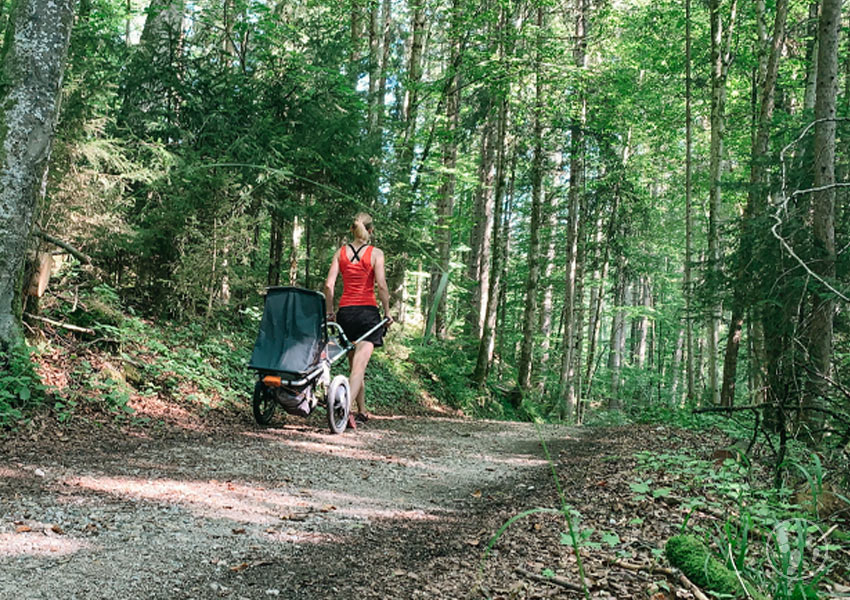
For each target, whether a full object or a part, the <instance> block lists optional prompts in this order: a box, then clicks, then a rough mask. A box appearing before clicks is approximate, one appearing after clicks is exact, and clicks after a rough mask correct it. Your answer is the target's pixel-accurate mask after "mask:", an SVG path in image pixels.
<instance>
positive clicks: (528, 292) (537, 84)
mask: <svg viewBox="0 0 850 600" xmlns="http://www.w3.org/2000/svg"><path fill="white" fill-rule="evenodd" d="M542 32H543V7H541V6H538V7H537V51H536V56H535V80H534V96H535V98H534V114H533V116H532V120H533V125H532V130H533V133H532V135H533V137H534V150H533V152H534V156H533V158H532V163H531V222H530V224H529V227H530V232H529V233H530V239H529V242H528V277H527V278H526V282H525V310H524V312H523V320H522V343H521V344H522V345H521V349H520V357H519V367H518V371H519V375H518V377H517V384H518V386H519V389H520V390H521V392H523V393H525V392H527V391H528V390H529V389H530V388H531V365H532V352H533V350H534V338H535V335H534V334H535V320H536V316H537V288H538V285H539V282H540V256H539V255H540V211H541V204H542V200H541V197H542V195H543V83H542V81H541V76H542V73H541V71H542V66H541V64H542V55H541V51H540V45H541V36H542Z"/></svg>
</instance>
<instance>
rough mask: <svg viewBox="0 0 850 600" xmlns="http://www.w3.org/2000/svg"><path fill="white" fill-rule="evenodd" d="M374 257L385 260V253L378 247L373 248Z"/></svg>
mask: <svg viewBox="0 0 850 600" xmlns="http://www.w3.org/2000/svg"><path fill="white" fill-rule="evenodd" d="M372 256H373V257H374V258H384V251H383V250H381V249H380V248H378V247H377V246H372Z"/></svg>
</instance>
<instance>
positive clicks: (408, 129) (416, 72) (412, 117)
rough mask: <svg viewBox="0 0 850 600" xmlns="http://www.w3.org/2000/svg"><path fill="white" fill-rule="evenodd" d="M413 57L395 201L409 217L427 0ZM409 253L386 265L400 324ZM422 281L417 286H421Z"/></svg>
mask: <svg viewBox="0 0 850 600" xmlns="http://www.w3.org/2000/svg"><path fill="white" fill-rule="evenodd" d="M412 10H413V15H412V17H411V30H412V33H411V45H410V58H409V60H408V63H407V74H406V77H405V79H404V84H403V85H404V102H403V103H402V106H401V121H402V134H401V136H400V140H399V146H398V157H399V158H398V164H397V166H396V174H395V181H396V188H397V189H399V190H400V192H399V193H398V194H397V195H396V198H395V199H394V201H393V206H394V207H398V211H399V215H400V216H401V217H403V218H407V217H408V216H409V215H410V213H411V211H412V206H413V198H412V193H411V189H410V180H411V178H412V176H413V172H412V171H413V154H414V141H415V133H416V118H417V115H418V113H419V85H420V83H421V80H422V55H423V53H424V49H425V33H426V20H425V0H419V1H417V2H416V4H415V5H414V6H413V7H412ZM399 184H401V185H399ZM408 260H409V256H408V253H407V252H405V251H404V250H402V251H400V252H398V253H396V254H394V255H393V256H392V257H390V262H389V263H388V264H387V283H388V285H389V288H390V303H391V306H392V310H393V313H394V315H395V316H396V317H397V318H398V319H399V321H400V322H401V323H404V320H405V314H404V310H405V305H404V302H403V297H404V285H405V273H406V264H407V262H408ZM421 283H422V282H421V278H420V279H418V280H417V286H421Z"/></svg>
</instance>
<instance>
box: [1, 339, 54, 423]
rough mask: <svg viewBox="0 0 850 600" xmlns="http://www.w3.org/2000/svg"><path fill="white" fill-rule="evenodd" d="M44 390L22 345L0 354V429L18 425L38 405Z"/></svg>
mask: <svg viewBox="0 0 850 600" xmlns="http://www.w3.org/2000/svg"><path fill="white" fill-rule="evenodd" d="M43 398H44V386H43V385H42V384H41V380H40V379H39V377H38V374H37V373H36V372H35V369H34V367H33V363H32V361H31V359H30V350H29V348H27V347H26V346H25V345H23V344H20V345H17V346H13V347H12V348H11V349H10V350H9V351H8V352H0V426H9V425H11V424H13V423H14V422H15V421H19V420H21V419H23V418H24V416H25V415H26V414H27V413H28V412H29V411H30V410H32V409H33V408H35V407H36V406H38V405H39V404H41V402H42V401H43Z"/></svg>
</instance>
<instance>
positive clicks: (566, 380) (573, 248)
mask: <svg viewBox="0 0 850 600" xmlns="http://www.w3.org/2000/svg"><path fill="white" fill-rule="evenodd" d="M587 9H588V2H587V0H576V28H575V39H576V45H575V49H574V50H573V64H574V65H575V66H576V67H577V68H578V69H579V70H580V71H583V70H584V69H585V68H586V66H587V51H586V50H587V39H586V37H585V36H586V33H587ZM577 112H578V114H577V116H576V117H575V123H576V124H575V125H573V126H572V127H571V128H570V147H571V151H570V191H569V209H568V210H569V216H568V218H569V222H568V226H567V278H566V290H565V296H564V339H563V346H562V348H563V356H562V361H561V377H560V382H559V386H558V387H559V394H558V396H559V403H558V404H559V410H560V411H561V414H562V415H564V416H570V417H571V416H572V415H573V414H574V412H575V405H576V382H575V381H574V380H575V378H574V377H573V374H574V368H573V367H574V363H575V361H574V349H575V338H576V335H578V333H579V332H578V330H577V329H576V319H575V310H576V303H577V302H580V301H581V299H580V298H578V299H577V298H576V284H577V274H578V243H579V235H578V233H579V210H580V205H581V194H582V191H583V188H584V125H585V121H586V119H587V99H586V98H585V95H584V92H583V91H582V92H579V98H578V111H577Z"/></svg>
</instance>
